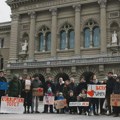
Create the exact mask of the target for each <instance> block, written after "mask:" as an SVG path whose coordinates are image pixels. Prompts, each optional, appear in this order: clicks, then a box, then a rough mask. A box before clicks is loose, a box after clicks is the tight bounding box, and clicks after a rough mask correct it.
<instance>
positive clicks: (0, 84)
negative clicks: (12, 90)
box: [0, 82, 8, 90]
mask: <svg viewBox="0 0 120 120" xmlns="http://www.w3.org/2000/svg"><path fill="white" fill-rule="evenodd" d="M7 89H8V83H7V82H0V90H7Z"/></svg>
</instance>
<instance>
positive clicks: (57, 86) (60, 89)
mask: <svg viewBox="0 0 120 120" xmlns="http://www.w3.org/2000/svg"><path fill="white" fill-rule="evenodd" d="M63 87H64V84H61V85H60V83H58V84H57V85H56V91H59V92H63Z"/></svg>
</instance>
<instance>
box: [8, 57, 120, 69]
mask: <svg viewBox="0 0 120 120" xmlns="http://www.w3.org/2000/svg"><path fill="white" fill-rule="evenodd" d="M114 63H120V56H106V57H94V58H74V59H73V58H71V59H61V60H60V59H54V60H45V61H33V62H16V63H9V64H8V66H7V68H8V69H23V68H43V67H59V66H79V65H95V64H96V65H99V64H114Z"/></svg>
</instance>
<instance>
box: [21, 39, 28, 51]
mask: <svg viewBox="0 0 120 120" xmlns="http://www.w3.org/2000/svg"><path fill="white" fill-rule="evenodd" d="M27 46H28V43H27V40H25V42H24V43H22V52H26V51H27Z"/></svg>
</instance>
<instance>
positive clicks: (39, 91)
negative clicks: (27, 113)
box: [32, 88, 43, 96]
mask: <svg viewBox="0 0 120 120" xmlns="http://www.w3.org/2000/svg"><path fill="white" fill-rule="evenodd" d="M32 94H33V96H43V88H33V90H32Z"/></svg>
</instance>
